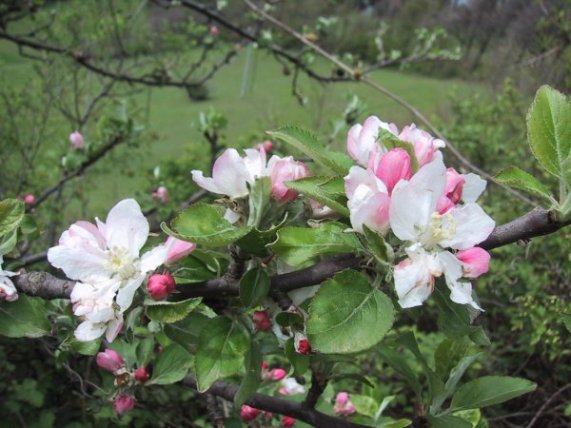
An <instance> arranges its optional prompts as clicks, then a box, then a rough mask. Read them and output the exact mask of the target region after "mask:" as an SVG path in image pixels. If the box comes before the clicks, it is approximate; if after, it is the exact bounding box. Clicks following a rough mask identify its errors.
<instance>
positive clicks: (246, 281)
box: [240, 268, 270, 308]
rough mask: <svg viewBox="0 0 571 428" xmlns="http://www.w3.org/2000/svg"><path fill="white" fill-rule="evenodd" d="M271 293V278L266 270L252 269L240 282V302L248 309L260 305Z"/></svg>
mask: <svg viewBox="0 0 571 428" xmlns="http://www.w3.org/2000/svg"><path fill="white" fill-rule="evenodd" d="M269 291H270V276H269V275H268V272H267V271H266V270H265V269H262V268H255V269H251V270H249V271H248V272H246V273H245V274H244V276H242V279H241V280H240V301H241V302H242V304H243V305H244V306H246V307H249V308H253V307H255V306H258V305H260V304H261V303H262V302H263V301H264V299H265V298H266V297H267V295H268V292H269Z"/></svg>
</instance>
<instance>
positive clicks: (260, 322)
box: [252, 311, 272, 331]
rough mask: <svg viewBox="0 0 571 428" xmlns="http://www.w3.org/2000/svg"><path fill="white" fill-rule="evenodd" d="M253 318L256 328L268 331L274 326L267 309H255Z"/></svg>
mask: <svg viewBox="0 0 571 428" xmlns="http://www.w3.org/2000/svg"><path fill="white" fill-rule="evenodd" d="M252 320H253V321H254V326H255V327H256V329H258V330H260V331H268V330H269V329H270V328H272V320H271V319H270V316H269V314H268V312H267V311H255V312H254V314H253V315H252Z"/></svg>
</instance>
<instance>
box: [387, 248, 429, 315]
mask: <svg viewBox="0 0 571 428" xmlns="http://www.w3.org/2000/svg"><path fill="white" fill-rule="evenodd" d="M394 280H395V290H396V292H397V295H398V297H399V304H400V305H401V307H403V308H411V307H413V306H420V305H422V303H423V302H424V301H425V300H426V299H428V297H429V296H430V294H431V293H432V281H433V278H432V275H431V274H430V270H429V268H428V266H427V265H426V264H424V263H423V262H422V261H412V260H410V259H407V260H406V261H405V262H404V263H402V264H401V265H397V266H396V267H395V270H394Z"/></svg>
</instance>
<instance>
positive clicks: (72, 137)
mask: <svg viewBox="0 0 571 428" xmlns="http://www.w3.org/2000/svg"><path fill="white" fill-rule="evenodd" d="M69 147H70V148H71V149H72V150H83V149H85V140H84V139H83V135H81V134H80V133H79V131H75V132H72V133H71V134H69Z"/></svg>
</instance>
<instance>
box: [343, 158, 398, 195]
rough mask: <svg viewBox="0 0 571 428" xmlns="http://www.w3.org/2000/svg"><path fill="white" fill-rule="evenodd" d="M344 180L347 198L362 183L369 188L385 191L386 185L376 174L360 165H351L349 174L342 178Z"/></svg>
mask: <svg viewBox="0 0 571 428" xmlns="http://www.w3.org/2000/svg"><path fill="white" fill-rule="evenodd" d="M344 180H345V193H346V194H347V197H348V198H351V197H352V196H353V193H354V192H355V189H356V188H357V187H358V186H361V185H364V186H367V187H369V188H370V189H371V190H374V191H379V192H383V193H387V187H386V186H385V183H383V182H382V180H380V179H379V178H377V176H376V175H375V174H374V173H373V172H372V171H371V170H369V169H364V168H361V167H360V166H352V167H351V169H350V170H349V174H348V175H347V176H346V177H345V178H344Z"/></svg>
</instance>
